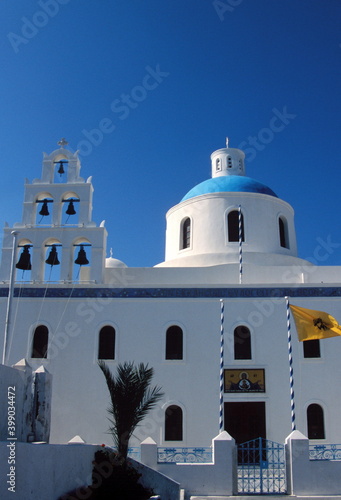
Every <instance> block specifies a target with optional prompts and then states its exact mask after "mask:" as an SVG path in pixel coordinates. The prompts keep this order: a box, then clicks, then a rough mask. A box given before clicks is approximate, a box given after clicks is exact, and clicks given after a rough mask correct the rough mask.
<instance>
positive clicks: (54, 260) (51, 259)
mask: <svg viewBox="0 0 341 500" xmlns="http://www.w3.org/2000/svg"><path fill="white" fill-rule="evenodd" d="M45 262H46V264H49V265H50V266H59V264H60V262H59V260H58V254H57V249H56V245H52V248H51V250H50V253H49V256H48V257H47V259H46V260H45Z"/></svg>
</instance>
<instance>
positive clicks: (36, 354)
mask: <svg viewBox="0 0 341 500" xmlns="http://www.w3.org/2000/svg"><path fill="white" fill-rule="evenodd" d="M48 340H49V330H48V328H47V327H46V326H45V325H39V326H37V328H36V329H35V330H34V335H33V342H32V353H31V358H47V346H48Z"/></svg>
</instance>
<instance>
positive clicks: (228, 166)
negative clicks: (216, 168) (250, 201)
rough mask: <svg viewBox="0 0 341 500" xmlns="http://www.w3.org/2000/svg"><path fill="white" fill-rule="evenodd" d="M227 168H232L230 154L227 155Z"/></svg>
mask: <svg viewBox="0 0 341 500" xmlns="http://www.w3.org/2000/svg"><path fill="white" fill-rule="evenodd" d="M227 168H232V158H231V157H230V156H228V157H227Z"/></svg>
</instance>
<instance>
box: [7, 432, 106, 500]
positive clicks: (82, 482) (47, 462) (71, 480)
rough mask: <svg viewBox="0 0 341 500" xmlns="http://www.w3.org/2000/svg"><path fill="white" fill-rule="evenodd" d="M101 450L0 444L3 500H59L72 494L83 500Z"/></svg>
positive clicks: (15, 443)
mask: <svg viewBox="0 0 341 500" xmlns="http://www.w3.org/2000/svg"><path fill="white" fill-rule="evenodd" d="M99 449H100V447H99V446H97V445H87V444H65V445H59V444H36V443H20V442H14V441H13V442H11V441H7V442H0V474H1V480H0V498H1V500H13V498H17V499H22V500H24V499H25V500H37V499H43V498H46V499H51V500H52V499H54V500H57V498H59V497H60V496H63V495H65V494H66V493H68V492H70V491H72V490H77V491H78V498H79V499H84V498H85V497H84V491H83V490H84V487H85V486H86V485H89V484H91V477H92V467H93V464H92V461H93V459H94V455H95V452H96V451H97V450H99ZM77 491H76V493H75V498H77Z"/></svg>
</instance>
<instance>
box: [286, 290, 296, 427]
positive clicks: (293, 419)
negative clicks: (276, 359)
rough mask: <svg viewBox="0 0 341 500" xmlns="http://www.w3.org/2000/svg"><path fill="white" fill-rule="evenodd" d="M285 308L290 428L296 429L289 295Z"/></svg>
mask: <svg viewBox="0 0 341 500" xmlns="http://www.w3.org/2000/svg"><path fill="white" fill-rule="evenodd" d="M285 303H286V309H287V328H288V354H289V374H290V405H291V430H292V431H295V430H296V422H295V392H294V370H293V366H292V345H291V326H290V304H289V297H285Z"/></svg>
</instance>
